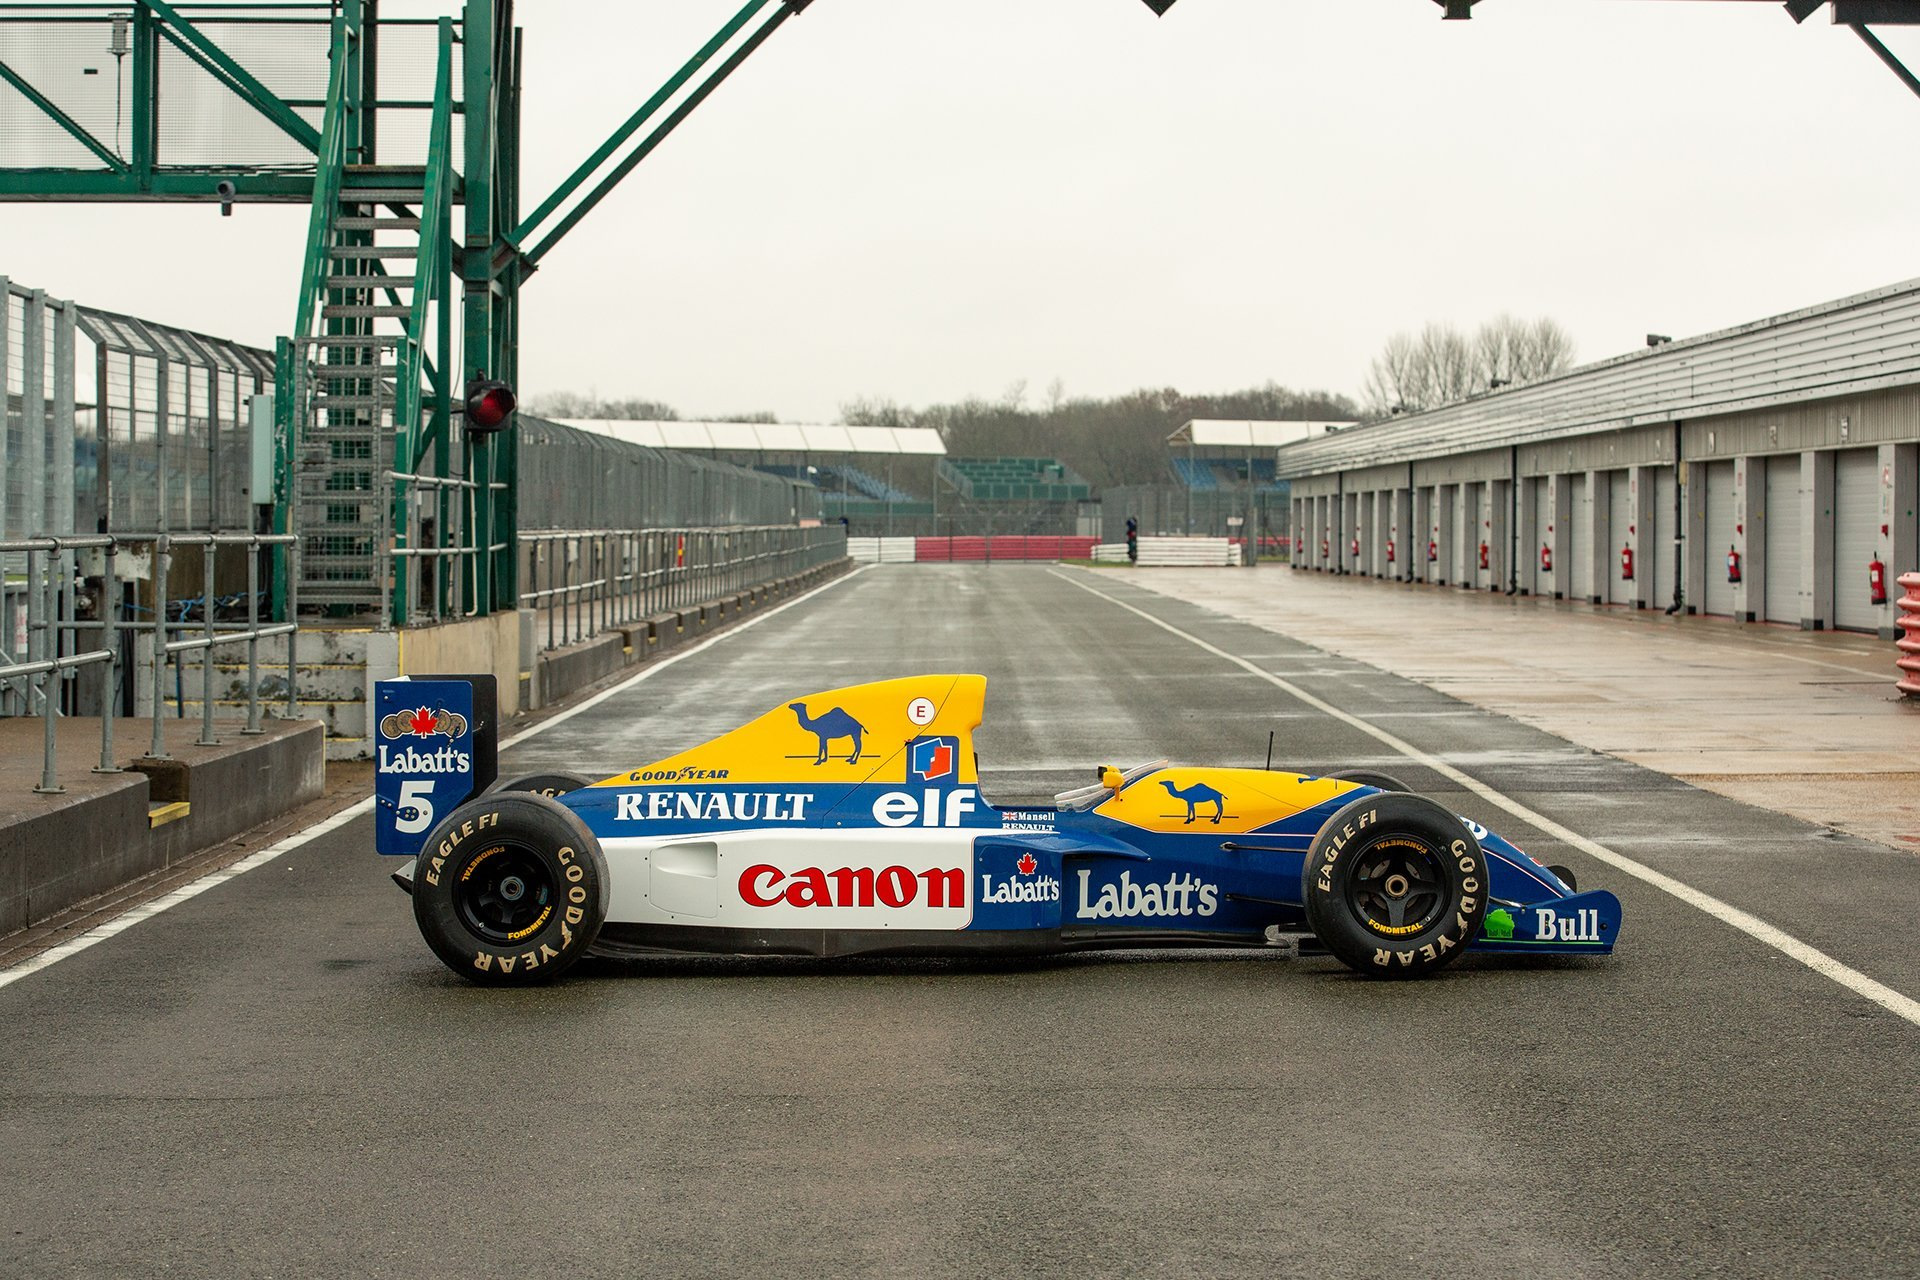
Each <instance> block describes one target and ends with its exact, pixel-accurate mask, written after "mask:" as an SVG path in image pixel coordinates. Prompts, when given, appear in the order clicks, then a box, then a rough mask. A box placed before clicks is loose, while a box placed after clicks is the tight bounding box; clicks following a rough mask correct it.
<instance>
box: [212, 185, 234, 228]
mask: <svg viewBox="0 0 1920 1280" xmlns="http://www.w3.org/2000/svg"><path fill="white" fill-rule="evenodd" d="M238 193H239V188H238V187H235V186H234V185H233V184H232V183H231V182H228V181H227V180H226V179H224V178H223V179H221V180H220V181H219V182H218V183H215V184H214V188H213V194H215V195H216V196H219V197H220V216H221V217H223V218H231V217H232V216H233V197H234V196H235V195H237V194H238Z"/></svg>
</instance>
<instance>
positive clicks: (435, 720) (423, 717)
mask: <svg viewBox="0 0 1920 1280" xmlns="http://www.w3.org/2000/svg"><path fill="white" fill-rule="evenodd" d="M439 723H440V719H439V717H438V716H436V715H434V714H433V712H432V711H430V710H429V709H427V708H426V707H421V708H420V709H419V710H418V711H409V712H408V713H407V732H408V733H414V734H418V735H419V736H420V737H422V738H425V737H430V736H431V735H432V734H433V731H434V729H435V728H436V727H438V725H439Z"/></svg>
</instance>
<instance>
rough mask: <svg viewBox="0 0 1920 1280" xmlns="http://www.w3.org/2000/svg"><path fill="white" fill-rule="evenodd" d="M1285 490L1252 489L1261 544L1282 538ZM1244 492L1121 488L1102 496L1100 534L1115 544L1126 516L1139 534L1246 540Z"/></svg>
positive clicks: (1285, 517) (1123, 529) (1285, 529)
mask: <svg viewBox="0 0 1920 1280" xmlns="http://www.w3.org/2000/svg"><path fill="white" fill-rule="evenodd" d="M1289 495H1290V489H1289V487H1288V486H1285V485H1283V486H1281V487H1280V488H1277V489H1256V490H1254V491H1253V493H1252V494H1251V499H1252V514H1253V516H1254V518H1255V522H1256V527H1257V530H1258V534H1259V537H1260V538H1261V540H1262V542H1263V544H1264V543H1266V542H1268V541H1269V540H1271V539H1275V538H1284V537H1286V536H1287V534H1288V532H1289V530H1288V524H1287V521H1288V518H1289V516H1288V505H1287V502H1288V497H1289ZM1248 499H1249V494H1248V493H1247V491H1246V490H1244V489H1241V490H1237V491H1236V490H1205V489H1202V490H1193V489H1186V488H1182V487H1180V486H1178V485H1126V486H1121V487H1116V488H1112V489H1108V490H1107V491H1106V492H1105V493H1103V494H1102V495H1101V507H1102V512H1101V536H1102V537H1103V538H1104V539H1105V540H1106V541H1108V542H1119V541H1121V540H1122V539H1123V538H1124V537H1125V535H1126V528H1127V517H1128V516H1132V517H1133V518H1134V519H1135V520H1137V521H1139V523H1140V532H1141V533H1143V534H1163V533H1164V534H1173V535H1189V536H1195V537H1210V538H1241V537H1245V536H1246V520H1247V516H1248Z"/></svg>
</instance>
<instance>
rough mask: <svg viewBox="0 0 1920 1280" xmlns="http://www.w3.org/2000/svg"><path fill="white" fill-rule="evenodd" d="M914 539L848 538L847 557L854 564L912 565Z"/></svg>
mask: <svg viewBox="0 0 1920 1280" xmlns="http://www.w3.org/2000/svg"><path fill="white" fill-rule="evenodd" d="M916 541H917V540H916V539H914V538H848V539H847V555H848V556H849V557H850V558H851V559H852V560H853V561H854V562H855V563H856V564H912V563H913V560H914V546H915V543H916Z"/></svg>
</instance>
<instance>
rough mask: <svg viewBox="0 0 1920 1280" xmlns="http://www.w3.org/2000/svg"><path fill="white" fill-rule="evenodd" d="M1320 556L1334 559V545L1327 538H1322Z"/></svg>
mask: <svg viewBox="0 0 1920 1280" xmlns="http://www.w3.org/2000/svg"><path fill="white" fill-rule="evenodd" d="M1320 558H1321V559H1322V560H1331V559H1333V546H1332V544H1331V543H1329V542H1328V541H1327V539H1325V538H1322V539H1320Z"/></svg>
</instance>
